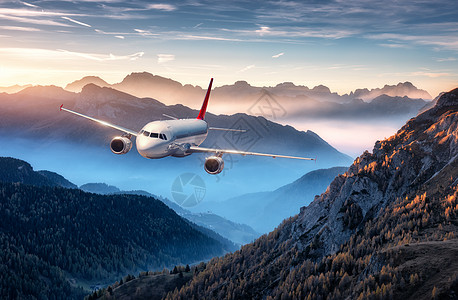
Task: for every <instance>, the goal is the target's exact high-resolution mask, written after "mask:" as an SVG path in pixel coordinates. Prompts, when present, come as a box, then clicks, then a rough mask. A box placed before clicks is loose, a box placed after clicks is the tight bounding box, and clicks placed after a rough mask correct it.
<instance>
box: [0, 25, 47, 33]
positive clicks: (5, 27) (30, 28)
mask: <svg viewBox="0 0 458 300" xmlns="http://www.w3.org/2000/svg"><path fill="white" fill-rule="evenodd" d="M0 29H3V30H15V31H30V32H32V31H41V30H40V29H38V28H34V27H21V26H0Z"/></svg>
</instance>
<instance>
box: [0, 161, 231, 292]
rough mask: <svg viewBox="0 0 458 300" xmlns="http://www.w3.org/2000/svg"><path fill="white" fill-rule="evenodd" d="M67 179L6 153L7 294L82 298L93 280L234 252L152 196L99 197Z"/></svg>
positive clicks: (1, 188)
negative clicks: (75, 187)
mask: <svg viewBox="0 0 458 300" xmlns="http://www.w3.org/2000/svg"><path fill="white" fill-rule="evenodd" d="M42 173H44V174H46V175H48V176H49V177H45V175H42ZM62 182H63V185H69V184H68V182H67V181H65V180H63V178H62V177H61V176H59V175H58V174H53V173H48V172H42V171H39V172H36V171H34V170H33V168H32V167H31V165H30V164H28V163H27V162H24V161H21V160H18V159H14V158H0V206H1V207H2V209H1V210H0V219H1V220H2V222H1V226H0V267H1V266H9V267H8V268H7V269H2V274H3V276H1V278H0V297H1V298H2V299H3V298H5V299H6V298H15V297H20V298H24V297H26V298H28V297H38V296H39V295H41V296H46V297H54V298H56V297H57V298H62V297H63V298H68V297H69V298H80V297H81V295H83V294H84V293H87V287H88V286H89V285H91V284H92V285H94V284H100V282H110V281H112V280H115V279H116V278H119V277H121V276H125V275H127V274H128V273H138V272H139V271H142V270H147V269H160V270H162V269H163V268H164V267H168V268H172V267H173V265H177V264H187V263H192V262H195V261H199V260H206V259H209V258H211V257H213V256H216V255H222V254H224V253H226V252H228V251H234V250H235V249H236V247H235V245H234V244H233V243H231V242H229V241H227V240H224V239H223V238H222V237H221V236H218V235H217V234H216V233H214V232H213V231H211V230H209V229H207V228H203V227H200V226H198V225H196V224H194V223H191V222H189V221H187V220H185V219H183V218H181V217H180V216H178V215H177V214H176V213H175V212H174V211H173V210H171V209H170V208H168V207H167V206H166V205H165V204H164V203H163V202H162V201H159V200H157V199H154V198H153V197H145V196H138V195H126V194H122V195H121V194H114V195H97V194H94V193H86V192H83V191H81V190H79V189H74V188H71V189H66V188H62V187H61V185H62V184H61V183H62ZM79 286H81V287H82V288H79ZM83 289H85V290H86V291H83Z"/></svg>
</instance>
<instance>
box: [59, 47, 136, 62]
mask: <svg viewBox="0 0 458 300" xmlns="http://www.w3.org/2000/svg"><path fill="white" fill-rule="evenodd" d="M57 51H58V52H62V53H65V54H68V55H74V56H78V57H82V58H86V59H90V60H96V61H110V60H137V59H139V58H140V57H142V56H143V55H144V54H145V53H144V52H137V53H134V54H129V55H114V54H112V53H110V54H108V55H106V54H93V53H84V52H74V51H67V50H63V49H58V50H57Z"/></svg>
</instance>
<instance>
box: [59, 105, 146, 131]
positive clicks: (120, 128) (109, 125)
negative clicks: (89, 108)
mask: <svg viewBox="0 0 458 300" xmlns="http://www.w3.org/2000/svg"><path fill="white" fill-rule="evenodd" d="M60 110H65V111H67V112H69V113H72V114H75V115H77V116H80V117H83V118H86V119H89V120H92V121H94V122H97V123H99V124H102V125H105V126H108V127H111V128H114V129H117V130H120V131H122V132H125V133H128V134H131V135H134V136H137V135H138V132H136V131H133V130H130V129H127V128H124V127H121V126H118V125H113V124H110V123H108V122H105V121H102V120H98V119H96V118H93V117H89V116H86V115H83V114H80V113H78V112H76V111H73V110H70V109H67V108H64V105H63V104H62V105H61V106H60Z"/></svg>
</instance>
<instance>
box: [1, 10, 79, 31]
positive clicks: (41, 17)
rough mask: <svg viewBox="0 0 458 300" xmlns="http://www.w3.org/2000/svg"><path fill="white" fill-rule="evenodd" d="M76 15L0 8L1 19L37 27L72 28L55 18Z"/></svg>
mask: <svg viewBox="0 0 458 300" xmlns="http://www.w3.org/2000/svg"><path fill="white" fill-rule="evenodd" d="M76 15H77V14H69V13H61V12H52V11H44V10H32V9H25V8H17V9H15V8H0V19H5V20H10V21H15V22H20V23H30V24H37V25H48V26H62V27H70V25H68V24H65V23H61V22H57V21H55V20H53V18H56V17H62V16H76Z"/></svg>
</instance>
